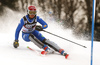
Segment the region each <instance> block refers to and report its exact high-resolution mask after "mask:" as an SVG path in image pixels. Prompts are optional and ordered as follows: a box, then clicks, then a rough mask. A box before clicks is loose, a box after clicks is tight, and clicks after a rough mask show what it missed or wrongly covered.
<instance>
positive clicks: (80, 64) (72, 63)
mask: <svg viewBox="0 0 100 65" xmlns="http://www.w3.org/2000/svg"><path fill="white" fill-rule="evenodd" d="M6 9H7V8H6ZM7 10H8V11H9V12H8V13H6V14H4V15H3V16H1V17H0V28H1V31H0V65H90V57H91V56H90V55H91V41H85V40H83V39H80V40H79V39H76V38H75V37H74V36H73V35H72V30H70V29H63V27H61V26H60V25H59V24H57V23H55V22H53V21H50V19H49V17H48V19H45V18H43V19H45V21H46V22H47V23H48V26H49V27H48V28H47V29H46V31H49V32H52V33H54V34H56V35H59V36H62V37H64V38H66V39H69V40H71V41H74V42H77V43H79V44H82V45H85V46H86V47H87V48H83V47H81V46H78V45H75V44H73V43H71V42H68V41H65V40H63V39H60V38H58V37H55V36H52V35H50V34H48V33H45V32H41V33H42V34H43V35H44V36H45V37H46V38H47V39H49V40H51V41H53V42H55V43H56V44H58V45H59V46H60V47H61V48H63V49H64V50H65V51H66V52H67V53H68V54H69V57H68V59H65V57H64V56H61V55H60V54H59V53H56V54H50V55H46V56H40V55H38V54H36V53H35V52H34V51H31V50H29V49H28V48H27V46H29V47H31V48H32V49H35V50H36V51H38V52H39V53H40V52H41V51H42V49H39V48H38V47H37V46H36V45H34V43H32V42H25V41H23V39H22V37H21V33H22V32H20V36H19V47H18V48H17V49H15V48H14V47H13V42H14V36H15V29H16V27H17V25H18V23H19V21H20V19H21V17H23V16H24V15H25V14H24V13H18V12H14V11H12V10H10V9H7ZM38 14H39V13H38ZM39 15H40V17H43V16H41V14H39ZM99 50H100V43H99V42H96V41H95V42H94V53H93V65H100V51H99Z"/></svg>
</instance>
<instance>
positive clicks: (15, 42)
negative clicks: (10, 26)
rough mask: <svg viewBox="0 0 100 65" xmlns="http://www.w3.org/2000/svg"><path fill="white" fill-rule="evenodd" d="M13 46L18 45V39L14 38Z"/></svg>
mask: <svg viewBox="0 0 100 65" xmlns="http://www.w3.org/2000/svg"><path fill="white" fill-rule="evenodd" d="M13 46H14V48H17V47H18V46H19V43H18V40H15V41H14V43H13Z"/></svg>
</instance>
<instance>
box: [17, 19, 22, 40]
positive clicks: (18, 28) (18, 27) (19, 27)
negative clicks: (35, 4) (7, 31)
mask: <svg viewBox="0 0 100 65" xmlns="http://www.w3.org/2000/svg"><path fill="white" fill-rule="evenodd" d="M23 25H24V20H23V18H22V19H21V20H20V23H19V24H18V26H17V28H16V32H15V40H18V38H19V32H20V30H21V29H22V27H23Z"/></svg>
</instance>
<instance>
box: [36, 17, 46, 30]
mask: <svg viewBox="0 0 100 65" xmlns="http://www.w3.org/2000/svg"><path fill="white" fill-rule="evenodd" d="M37 22H39V23H40V24H41V25H42V28H43V29H46V28H47V27H48V24H47V23H46V22H45V21H44V20H42V19H41V18H40V17H39V16H37Z"/></svg>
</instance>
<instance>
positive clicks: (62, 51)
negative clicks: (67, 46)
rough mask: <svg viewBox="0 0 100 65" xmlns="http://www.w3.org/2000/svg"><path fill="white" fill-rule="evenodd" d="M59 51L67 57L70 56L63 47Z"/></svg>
mask: <svg viewBox="0 0 100 65" xmlns="http://www.w3.org/2000/svg"><path fill="white" fill-rule="evenodd" d="M59 53H60V54H61V55H63V56H65V58H66V59H67V58H68V56H69V54H67V53H65V52H64V50H63V49H60V50H59Z"/></svg>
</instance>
